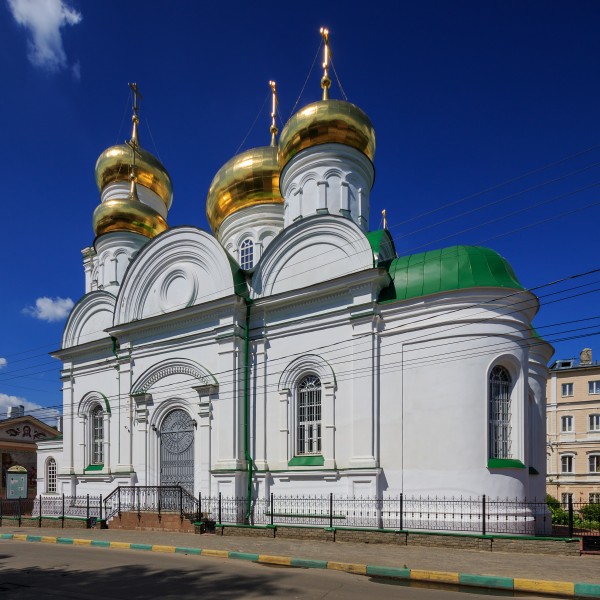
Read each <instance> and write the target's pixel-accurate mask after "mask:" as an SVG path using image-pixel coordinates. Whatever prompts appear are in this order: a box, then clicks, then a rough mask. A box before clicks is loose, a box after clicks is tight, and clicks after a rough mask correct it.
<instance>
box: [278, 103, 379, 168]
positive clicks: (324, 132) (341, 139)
mask: <svg viewBox="0 0 600 600" xmlns="http://www.w3.org/2000/svg"><path fill="white" fill-rule="evenodd" d="M329 143H337V144H345V145H346V146H351V147H352V148H356V149H357V150H360V152H362V153H363V154H364V155H365V156H367V157H368V158H369V159H370V160H371V161H372V160H373V158H374V156H375V130H374V129H373V124H372V123H371V120H370V119H369V117H368V116H367V115H366V114H365V113H364V112H363V111H362V110H361V109H360V108H358V106H355V105H354V104H351V103H350V102H344V101H343V100H329V99H328V100H319V101H318V102H313V103H312V104H309V105H307V106H305V107H304V108H302V109H300V110H299V111H298V112H297V113H296V114H295V115H293V116H292V117H291V118H290V120H289V121H288V122H287V123H286V125H285V127H284V128H283V131H282V132H281V136H280V138H279V152H278V161H279V167H280V169H283V168H284V167H285V165H286V164H287V163H288V162H289V161H290V160H291V159H292V158H293V157H294V156H296V154H298V152H300V151H302V150H304V149H306V148H310V147H312V146H317V145H319V144H329Z"/></svg>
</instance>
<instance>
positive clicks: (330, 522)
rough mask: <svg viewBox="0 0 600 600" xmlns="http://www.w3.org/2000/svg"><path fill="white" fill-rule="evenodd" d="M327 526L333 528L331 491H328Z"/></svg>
mask: <svg viewBox="0 0 600 600" xmlns="http://www.w3.org/2000/svg"><path fill="white" fill-rule="evenodd" d="M329 528H330V529H333V492H330V493H329Z"/></svg>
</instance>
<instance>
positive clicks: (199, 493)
mask: <svg viewBox="0 0 600 600" xmlns="http://www.w3.org/2000/svg"><path fill="white" fill-rule="evenodd" d="M200 519H202V492H198V515H197V516H196V521H198V522H200Z"/></svg>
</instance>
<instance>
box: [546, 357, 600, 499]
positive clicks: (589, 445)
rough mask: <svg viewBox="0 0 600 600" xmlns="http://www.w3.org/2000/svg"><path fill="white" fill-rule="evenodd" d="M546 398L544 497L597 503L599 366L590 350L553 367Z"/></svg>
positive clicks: (599, 479)
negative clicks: (546, 441)
mask: <svg viewBox="0 0 600 600" xmlns="http://www.w3.org/2000/svg"><path fill="white" fill-rule="evenodd" d="M546 398H547V413H546V414H547V419H546V427H547V431H548V447H547V455H548V468H547V481H546V489H547V492H548V494H550V495H552V496H554V497H555V498H557V499H558V500H560V501H561V502H562V503H563V504H565V505H566V504H567V502H568V498H569V495H571V497H572V499H573V502H574V503H585V504H587V503H600V362H598V361H593V360H592V351H591V350H590V349H589V348H585V349H584V350H582V351H581V353H580V355H579V360H577V359H568V360H557V361H555V362H554V363H553V364H552V366H551V367H550V377H549V378H548V383H547V389H546Z"/></svg>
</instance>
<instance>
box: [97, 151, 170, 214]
mask: <svg viewBox="0 0 600 600" xmlns="http://www.w3.org/2000/svg"><path fill="white" fill-rule="evenodd" d="M132 167H133V150H132V149H131V147H130V146H129V145H127V144H119V145H117V146H112V147H110V148H108V149H106V150H105V151H104V152H103V153H102V154H101V155H100V157H99V158H98V161H97V162H96V184H97V185H98V189H99V190H100V192H102V190H103V189H104V188H105V187H106V185H107V184H109V183H112V182H113V181H128V179H129V174H130V173H131V169H132ZM135 174H136V178H137V182H138V184H139V185H142V186H144V187H145V188H148V189H150V190H152V191H153V192H154V193H155V194H157V195H158V196H159V197H160V198H161V200H162V201H163V202H164V203H165V206H166V207H167V210H169V209H170V208H171V203H172V202H173V183H172V182H171V177H170V176H169V173H167V170H166V169H165V167H164V166H163V164H162V163H161V162H160V161H159V160H158V159H157V158H156V157H155V156H153V155H152V154H150V152H147V151H146V150H144V149H143V148H141V147H140V146H137V156H136V158H135Z"/></svg>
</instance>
